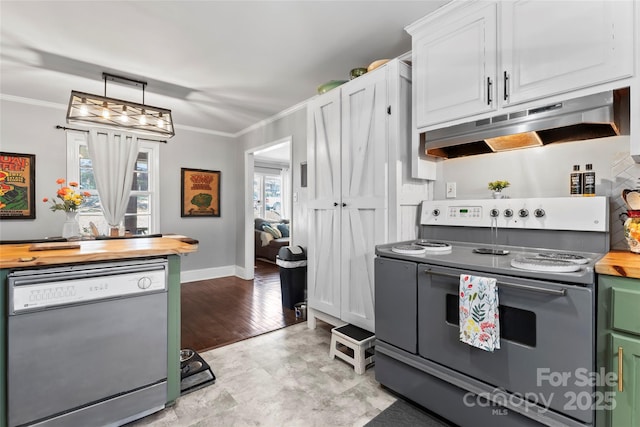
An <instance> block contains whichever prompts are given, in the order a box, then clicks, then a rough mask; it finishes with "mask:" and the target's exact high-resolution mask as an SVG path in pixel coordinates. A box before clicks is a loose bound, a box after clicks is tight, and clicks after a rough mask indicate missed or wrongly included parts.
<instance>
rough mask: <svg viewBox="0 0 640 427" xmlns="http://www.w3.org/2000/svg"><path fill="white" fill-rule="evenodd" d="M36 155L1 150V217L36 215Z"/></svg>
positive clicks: (13, 217) (27, 217) (31, 216)
mask: <svg viewBox="0 0 640 427" xmlns="http://www.w3.org/2000/svg"><path fill="white" fill-rule="evenodd" d="M35 199H36V156H35V155H34V154H18V153H4V152H0V219H34V218H35V217H36V207H35Z"/></svg>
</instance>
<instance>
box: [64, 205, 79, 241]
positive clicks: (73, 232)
mask: <svg viewBox="0 0 640 427" xmlns="http://www.w3.org/2000/svg"><path fill="white" fill-rule="evenodd" d="M65 213H66V214H67V219H66V220H65V222H64V224H63V225H62V237H64V238H65V239H70V238H74V237H80V224H78V218H77V215H78V213H77V212H73V211H68V212H65Z"/></svg>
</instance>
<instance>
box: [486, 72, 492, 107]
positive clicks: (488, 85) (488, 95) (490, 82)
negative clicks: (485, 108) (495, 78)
mask: <svg viewBox="0 0 640 427" xmlns="http://www.w3.org/2000/svg"><path fill="white" fill-rule="evenodd" d="M491 86H493V82H492V81H491V77H487V105H491V103H492V102H493V99H491Z"/></svg>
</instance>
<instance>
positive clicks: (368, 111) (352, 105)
mask: <svg viewBox="0 0 640 427" xmlns="http://www.w3.org/2000/svg"><path fill="white" fill-rule="evenodd" d="M386 91H387V84H386V74H385V73H375V74H371V75H365V76H362V77H360V78H358V79H357V80H354V81H352V82H351V84H349V85H348V89H345V88H342V205H341V206H342V226H341V229H342V233H341V234H342V236H341V237H342V255H341V258H342V268H341V283H342V303H341V315H340V318H341V319H342V320H344V321H345V322H349V323H352V324H354V325H356V326H359V327H361V328H365V329H367V330H370V331H374V313H373V308H374V270H373V265H374V264H373V259H374V257H375V245H377V244H380V243H384V242H385V241H386V236H387V233H388V230H387V209H386V206H387V197H388V194H387V191H388V185H387V182H388V177H387V173H388V172H387V158H388V154H387V144H386V140H387V135H386V132H387V125H386V123H387V92H386Z"/></svg>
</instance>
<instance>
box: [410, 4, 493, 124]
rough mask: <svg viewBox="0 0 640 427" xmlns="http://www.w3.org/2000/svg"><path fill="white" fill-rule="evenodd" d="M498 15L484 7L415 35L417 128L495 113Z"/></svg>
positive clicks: (464, 12)
mask: <svg viewBox="0 0 640 427" xmlns="http://www.w3.org/2000/svg"><path fill="white" fill-rule="evenodd" d="M478 7H479V8H478ZM496 16H497V6H496V4H495V3H488V4H485V3H480V6H474V7H473V8H472V10H467V9H465V10H464V11H456V13H455V14H452V16H451V19H446V18H444V17H443V20H442V21H440V20H438V21H437V22H429V23H427V24H426V25H425V29H424V30H420V32H419V33H416V34H412V36H413V54H412V56H413V84H414V87H415V92H414V94H415V96H416V100H415V101H416V102H415V105H416V108H417V111H416V122H417V123H415V125H416V126H417V127H418V128H421V127H426V126H429V125H433V124H436V123H442V122H446V121H450V120H454V119H458V118H462V117H467V116H472V115H475V114H480V113H484V112H487V111H492V110H494V109H495V108H496V105H497V104H496V102H495V99H496V48H497V45H496V43H497V42H496Z"/></svg>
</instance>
